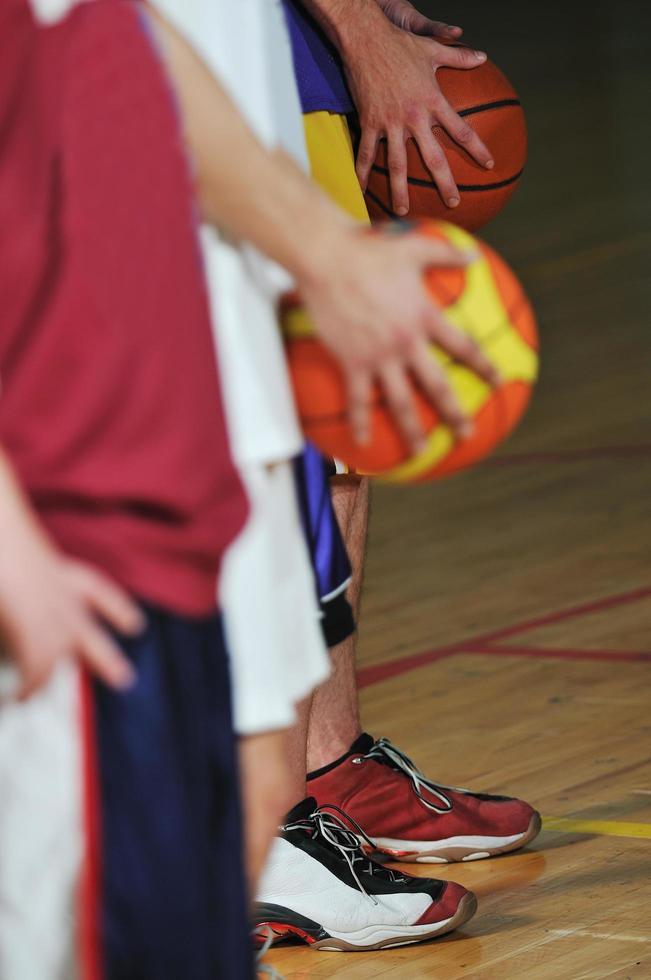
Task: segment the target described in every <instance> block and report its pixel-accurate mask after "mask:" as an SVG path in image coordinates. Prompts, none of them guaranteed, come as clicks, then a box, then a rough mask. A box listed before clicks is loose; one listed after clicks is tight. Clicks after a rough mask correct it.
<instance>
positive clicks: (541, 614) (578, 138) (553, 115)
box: [268, 0, 651, 980]
mask: <svg viewBox="0 0 651 980" xmlns="http://www.w3.org/2000/svg"><path fill="white" fill-rule="evenodd" d="M421 6H423V9H424V4H421ZM429 6H430V7H431V10H432V14H433V16H437V17H439V18H440V17H447V18H448V19H451V20H452V23H456V22H457V20H456V19H457V18H458V19H460V20H461V23H462V24H464V25H465V27H466V33H467V34H468V36H469V38H470V39H471V40H474V41H475V42H476V43H477V45H479V44H481V45H482V46H485V47H486V49H487V50H488V51H489V53H490V54H492V55H493V57H494V58H495V60H496V61H497V62H498V64H501V65H502V66H503V67H504V68H505V70H506V71H507V73H508V74H509V75H510V76H511V77H512V79H513V80H514V81H515V82H516V85H517V86H518V87H519V89H520V92H521V96H522V99H523V102H524V104H525V107H526V109H527V113H528V119H529V124H530V136H531V148H530V161H529V166H528V169H527V173H526V177H525V182H524V184H523V187H522V188H521V189H520V191H519V192H518V194H517V195H516V197H515V198H514V199H513V201H512V203H511V205H510V207H509V209H508V210H507V212H506V213H505V214H504V215H502V216H501V217H500V218H499V219H498V220H497V221H496V222H495V225H494V226H493V227H492V228H490V229H488V231H487V233H486V238H487V239H488V240H489V241H491V242H492V243H494V244H495V245H496V246H497V247H498V248H499V249H500V250H501V251H502V252H503V253H504V255H505V256H506V257H507V258H508V259H509V261H510V262H511V263H512V265H513V266H514V267H515V269H516V270H517V271H518V273H519V274H520V276H521V277H522V279H523V281H524V283H525V285H526V287H527V289H528V291H529V293H530V295H531V297H532V299H533V301H534V303H535V305H536V308H537V312H538V317H539V321H540V327H541V334H542V342H543V374H542V378H541V381H540V384H539V387H538V391H537V393H536V397H535V399H534V402H533V404H532V407H531V409H530V412H529V414H528V416H527V418H526V420H525V422H524V423H523V425H522V427H521V428H520V430H519V432H518V433H517V434H516V435H515V437H514V438H513V439H512V440H511V441H510V442H509V443H508V444H507V445H506V446H505V447H504V448H503V449H502V450H501V452H500V454H499V456H498V457H497V458H494V459H493V460H492V461H490V462H489V463H487V464H485V465H484V466H483V467H481V468H479V469H477V470H476V471H474V472H471V473H468V474H466V475H464V476H461V477H457V478H456V479H453V480H451V481H449V482H444V483H441V484H438V485H430V486H426V487H421V488H416V489H407V490H401V489H395V488H386V487H378V488H377V490H376V492H375V495H374V501H373V513H372V524H371V540H370V549H369V559H368V571H367V579H366V586H365V593H364V602H363V615H362V628H361V643H360V658H359V659H360V680H361V683H362V686H363V692H362V705H363V718H364V724H365V726H366V727H367V729H368V730H369V731H371V732H372V733H374V734H375V735H378V736H379V735H383V734H386V735H388V736H390V737H391V738H392V739H394V740H395V741H396V742H397V743H398V744H399V745H400V746H401V747H402V748H403V749H404V750H405V751H407V752H408V753H409V754H410V755H412V756H413V757H414V758H415V759H416V761H417V762H418V763H419V764H420V765H421V766H422V767H423V768H424V770H425V771H426V772H427V773H428V774H430V775H431V776H433V777H435V778H436V779H438V780H440V781H441V782H444V783H446V782H447V783H453V784H454V783H457V784H461V785H465V786H471V787H473V788H477V789H482V790H488V791H494V792H510V793H513V794H515V795H520V796H523V797H525V798H526V799H527V800H529V801H531V802H532V803H534V804H535V805H536V806H537V807H538V808H539V809H540V810H541V812H542V813H543V815H544V818H545V825H544V830H543V832H542V834H541V836H540V838H539V839H538V841H536V843H535V844H534V846H533V847H532V848H530V849H529V850H527V851H525V852H522V853H519V854H514V855H511V856H505V857H502V858H496V859H494V860H492V861H480V862H477V863H474V864H466V865H448V866H438V867H435V866H429V867H427V866H424V867H419V866H416V865H408V866H405V869H406V870H408V871H411V872H412V873H416V874H418V873H420V874H428V873H430V874H436V875H438V876H439V877H445V878H450V879H456V880H458V881H460V882H462V883H463V884H464V885H466V886H467V887H469V888H472V889H474V890H475V891H476V892H477V894H478V897H479V901H480V905H479V911H478V913H477V915H476V917H475V919H474V920H472V921H471V922H470V923H469V924H468V925H467V926H466V927H465V928H464V929H462V930H461V931H460V932H459V933H457V934H455V935H453V936H451V937H448V938H444V939H441V940H438V941H436V942H433V943H430V944H426V945H421V946H411V947H402V948H399V949H396V950H394V951H391V950H387V951H385V952H380V953H370V954H342V953H316V952H312V951H310V950H308V949H306V948H305V947H291V948H290V947H284V948H280V947H279V948H277V949H276V950H274V951H273V952H272V953H271V954H270V956H269V957H268V962H271V963H273V965H275V966H276V968H277V969H278V970H279V972H280V973H281V974H283V975H284V976H285V977H286V978H287V980H308V978H317V977H342V978H343V977H346V978H349V980H363V978H364V980H365V978H371V977H381V978H382V980H416V978H425V977H428V978H429V977H431V978H438V980H454V978H457V977H466V978H467V977H471V978H474V977H477V978H481V980H504V978H508V980H525V978H526V980H530V978H531V980H587V978H591V980H592V978H602V977H609V978H621V980H624V978H640V980H641V978H644V980H647V978H651V911H650V908H651V712H650V708H651V428H650V423H651V394H650V391H649V389H650V387H651V342H650V340H649V336H650V330H649V309H651V289H650V285H651V277H650V261H649V259H650V257H651V248H650V246H651V230H650V229H651V222H650V220H649V219H650V217H651V201H650V198H649V193H648V189H646V187H645V185H646V182H647V179H648V174H649V172H651V130H650V129H649V127H648V125H647V122H648V106H647V101H646V99H647V96H646V94H645V93H648V91H649V90H650V89H651V67H650V63H649V59H648V49H647V44H648V37H649V36H650V35H651V23H650V17H649V12H648V8H647V7H646V5H645V4H643V3H633V2H628V0H624V2H623V3H619V4H616V5H614V4H612V5H611V4H605V3H593V4H591V5H590V6H587V5H583V4H581V5H579V4H575V5H573V4H567V3H566V4H563V5H561V4H560V3H554V2H552V3H551V4H545V5H538V4H532V5H526V4H522V5H519V6H518V7H517V12H515V13H514V10H516V8H515V7H512V6H511V5H507V4H505V3H499V2H497V3H495V2H491V3H490V4H484V3H479V2H478V0H474V2H471V3H466V4H463V5H462V6H461V7H460V8H459V9H458V10H457V11H455V10H454V9H452V8H450V9H446V8H445V5H443V6H437V7H436V11H435V8H434V5H433V4H430V5H429ZM582 11H585V13H583V12H582ZM471 28H472V30H471Z"/></svg>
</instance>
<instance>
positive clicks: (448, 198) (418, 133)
mask: <svg viewBox="0 0 651 980" xmlns="http://www.w3.org/2000/svg"><path fill="white" fill-rule="evenodd" d="M412 135H413V137H414V139H415V140H416V142H417V143H418V148H419V150H420V153H421V156H422V158H423V162H424V164H425V166H426V167H427V169H428V170H429V172H430V173H431V175H432V180H433V181H434V183H435V184H436V186H437V187H438V191H439V194H440V195H441V199H442V201H443V202H444V204H446V205H447V206H448V207H449V208H456V206H457V205H458V204H459V201H460V200H461V198H460V197H459V191H458V190H457V185H456V183H455V180H454V177H453V176H452V171H451V170H450V164H449V163H448V160H447V157H446V155H445V153H444V152H443V150H442V148H441V146H440V145H439V143H438V141H437V139H436V138H435V136H434V134H433V133H432V129H431V126H430V125H429V124H426V125H424V126H422V127H421V128H420V129H418V130H415V131H413V132H412Z"/></svg>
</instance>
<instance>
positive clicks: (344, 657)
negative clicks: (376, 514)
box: [307, 476, 369, 772]
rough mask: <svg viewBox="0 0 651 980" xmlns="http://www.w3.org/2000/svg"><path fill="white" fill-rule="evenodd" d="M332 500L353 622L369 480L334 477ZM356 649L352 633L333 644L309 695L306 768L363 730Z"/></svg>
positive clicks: (341, 749) (339, 751)
mask: <svg viewBox="0 0 651 980" xmlns="http://www.w3.org/2000/svg"><path fill="white" fill-rule="evenodd" d="M332 502H333V505H334V509H335V513H336V515H337V519H338V521H339V525H340V527H341V532H342V535H343V538H344V541H345V544H346V549H347V551H348V555H349V557H350V561H351V565H352V567H353V579H352V582H351V584H350V587H349V589H348V600H349V602H350V604H351V605H352V607H353V612H354V614H355V619H356V620H357V617H358V612H359V602H360V594H361V590H362V578H363V572H364V557H365V553H366V535H367V530H368V512H369V481H368V480H367V479H360V478H359V477H355V476H343V477H336V478H335V479H334V480H333V486H332ZM355 647H356V636H355V635H353V636H349V637H348V638H347V639H346V640H344V641H343V643H340V644H339V645H338V646H336V647H334V648H333V650H332V651H331V653H332V673H331V675H330V677H329V678H328V680H327V681H325V683H324V684H322V685H321V687H319V688H317V690H316V692H315V694H314V697H313V699H312V705H311V710H310V713H309V726H308V728H307V771H308V772H311V771H313V770H314V769H320V768H321V766H325V765H328V763H330V762H333V761H334V760H335V759H337V758H338V757H339V756H341V755H343V754H344V753H345V752H347V751H348V749H349V748H350V746H351V744H352V742H354V741H355V739H356V738H357V737H358V736H359V735H360V734H361V726H360V720H359V701H358V696H357V680H356V676H355Z"/></svg>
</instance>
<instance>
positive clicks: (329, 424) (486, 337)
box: [282, 222, 538, 483]
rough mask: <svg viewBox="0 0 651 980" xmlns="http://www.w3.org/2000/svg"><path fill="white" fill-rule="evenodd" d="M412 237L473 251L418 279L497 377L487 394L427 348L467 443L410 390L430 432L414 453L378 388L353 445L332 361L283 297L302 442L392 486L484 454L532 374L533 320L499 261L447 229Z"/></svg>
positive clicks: (521, 402) (508, 421) (296, 307)
mask: <svg viewBox="0 0 651 980" xmlns="http://www.w3.org/2000/svg"><path fill="white" fill-rule="evenodd" d="M418 231H419V232H420V233H422V234H425V235H429V236H432V237H439V238H440V237H443V238H444V239H447V240H448V241H449V242H450V243H451V244H452V245H454V246H456V247H457V248H459V249H462V250H472V249H475V250H476V251H478V254H479V257H478V258H477V259H476V260H475V261H474V262H472V263H471V264H470V265H468V266H466V267H465V268H459V269H441V268H432V269H430V270H428V271H427V272H426V274H425V275H426V286H427V289H428V291H429V293H430V295H431V296H432V299H433V300H434V301H435V302H436V303H437V304H438V305H439V307H440V308H442V309H443V311H444V313H445V315H446V317H447V318H448V320H449V321H450V322H451V323H452V324H453V325H454V326H455V327H456V328H457V329H458V330H460V331H463V332H466V333H467V334H469V335H470V336H471V337H472V338H473V339H474V340H475V342H476V343H477V344H479V346H480V347H481V348H482V350H483V351H484V353H485V354H486V356H487V357H488V358H489V360H490V361H491V362H492V363H493V364H494V365H495V366H496V368H497V369H498V371H499V373H500V377H501V379H502V380H501V384H500V385H499V387H497V388H494V389H493V388H491V387H490V386H489V385H488V384H487V383H486V382H485V381H483V380H482V379H480V378H479V377H478V376H477V375H476V374H474V373H473V372H472V371H471V370H470V369H469V368H466V367H465V366H462V365H461V364H458V363H455V362H454V361H453V360H452V359H451V358H450V357H449V356H448V355H446V354H443V353H442V352H441V351H440V350H438V349H437V348H436V347H434V345H432V357H436V358H437V360H438V361H439V362H440V363H441V365H442V366H443V367H444V370H445V371H446V374H447V375H448V379H449V381H450V383H451V385H452V388H453V389H454V392H455V393H456V395H457V398H458V399H459V401H460V403H461V405H462V407H463V409H464V410H465V412H466V413H467V414H468V416H470V417H471V418H472V419H473V422H474V434H473V435H472V436H471V437H470V438H468V439H465V440H463V441H459V440H455V438H454V436H453V434H452V433H451V431H450V429H449V428H448V427H447V426H446V425H444V424H442V422H441V421H440V419H439V417H438V414H437V412H436V411H435V409H434V408H433V406H432V405H431V403H430V402H429V400H428V399H427V398H426V397H425V395H424V394H423V393H422V391H420V390H419V388H418V386H417V385H416V384H415V383H414V386H413V395H414V399H415V402H416V405H417V409H418V413H419V416H420V419H421V422H422V424H423V427H424V429H425V432H426V433H427V439H426V445H425V447H424V449H422V450H421V451H420V452H419V453H417V454H416V455H414V454H412V453H411V451H410V450H409V448H408V447H407V445H406V443H405V441H404V439H403V437H402V436H401V434H400V432H399V430H398V428H397V426H396V424H395V422H394V420H393V418H392V416H391V415H390V413H389V411H388V409H387V407H386V405H385V404H384V401H383V396H382V391H381V389H380V388H379V387H377V388H376V389H375V390H374V392H373V396H372V397H373V401H372V412H371V418H372V422H371V437H370V440H369V441H368V442H367V443H365V444H364V445H360V444H359V443H357V442H356V441H355V439H354V437H353V433H352V431H351V428H350V425H349V422H348V406H347V392H346V385H345V381H344V378H343V375H342V373H341V370H340V368H339V365H338V363H337V361H336V360H335V358H334V357H333V356H332V355H331V354H330V352H329V351H328V350H327V349H326V348H325V347H324V346H323V344H322V343H321V342H320V341H319V340H318V338H317V337H316V336H315V335H314V333H313V330H312V327H311V324H310V321H309V316H308V314H307V312H306V310H305V309H304V307H303V306H302V305H301V303H300V300H299V299H298V298H297V297H296V296H295V295H294V296H292V297H288V298H287V299H286V301H285V303H284V304H283V310H282V324H283V331H284V334H285V337H286V341H287V357H288V363H289V368H290V373H291V377H292V382H293V386H294V392H295V396H296V402H297V406H298V411H299V416H300V419H301V423H302V426H303V431H304V432H305V435H306V437H307V438H308V439H309V440H310V441H311V442H313V443H314V444H315V445H316V446H318V448H319V449H321V451H322V452H324V453H325V454H327V455H330V456H335V457H337V458H338V459H341V460H343V462H345V463H346V464H348V466H349V467H350V468H351V469H354V470H356V471H358V472H360V473H365V474H369V475H377V476H382V477H384V478H385V479H388V480H392V481H394V482H399V483H411V482H419V481H422V480H428V479H432V478H435V477H440V476H444V475H447V474H449V473H453V472H455V471H457V470H460V469H464V468H466V467H468V466H471V465H473V464H474V463H476V462H478V461H479V460H481V459H483V458H484V457H485V456H486V455H488V454H489V453H490V452H491V451H492V450H493V449H494V448H495V447H496V446H497V445H498V444H499V443H500V442H501V441H502V440H503V439H505V438H506V436H507V435H508V434H509V433H510V432H511V431H512V429H513V428H514V426H515V425H516V423H517V422H518V420H519V419H520V417H521V416H522V414H523V412H524V410H525V408H526V405H527V403H528V401H529V397H530V394H531V389H532V386H533V384H534V382H535V379H536V375H537V370H538V356H537V348H538V340H537V332H536V325H535V319H534V315H533V312H532V310H531V306H530V304H529V302H528V300H527V297H526V295H525V294H524V292H523V290H522V287H521V286H520V284H519V282H518V280H517V278H516V277H515V275H514V274H513V272H512V271H511V270H510V269H509V267H508V266H507V265H506V263H505V262H504V261H503V260H502V259H501V258H500V257H499V256H498V255H497V254H496V253H495V252H494V251H493V250H492V249H490V248H489V247H488V246H487V245H485V244H483V243H480V242H478V241H477V240H475V239H473V238H472V236H471V235H469V234H468V233H467V232H465V231H463V230H462V229H460V228H457V227H455V226H453V225H449V224H446V223H444V222H423V223H422V224H421V225H419V226H418Z"/></svg>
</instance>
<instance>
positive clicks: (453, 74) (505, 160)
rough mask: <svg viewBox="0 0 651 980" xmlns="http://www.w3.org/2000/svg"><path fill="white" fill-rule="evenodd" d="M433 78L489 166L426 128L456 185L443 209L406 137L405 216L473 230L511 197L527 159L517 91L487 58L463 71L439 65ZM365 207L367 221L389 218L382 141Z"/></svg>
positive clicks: (437, 129)
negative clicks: (453, 199) (455, 201)
mask: <svg viewBox="0 0 651 980" xmlns="http://www.w3.org/2000/svg"><path fill="white" fill-rule="evenodd" d="M436 78H437V80H438V83H439V85H440V87H441V90H442V92H443V94H444V95H445V97H446V99H447V100H448V102H449V103H450V105H451V106H452V108H453V109H455V110H456V111H457V112H458V113H459V115H461V116H463V117H464V118H465V119H466V120H467V121H468V122H469V123H470V124H471V125H472V127H473V128H474V129H475V131H476V132H477V133H478V135H479V136H480V137H481V138H482V140H483V141H484V143H485V144H486V146H487V147H488V149H489V150H490V151H491V153H492V155H493V159H494V160H495V166H494V167H493V169H492V170H486V168H485V167H482V166H481V165H480V164H478V163H477V162H476V161H475V160H473V159H472V157H471V156H469V155H468V153H466V151H465V150H463V149H462V148H461V147H460V146H458V145H457V144H456V143H455V142H454V140H452V139H451V138H450V137H449V136H448V135H447V133H446V132H445V131H444V130H442V129H441V128H440V127H439V126H435V127H434V128H433V130H432V132H433V133H434V135H435V136H436V138H437V140H438V141H439V143H440V144H441V146H442V147H443V149H444V150H445V153H446V156H447V158H448V162H449V164H450V169H451V170H452V175H453V176H454V179H455V180H456V182H457V186H458V188H459V197H460V203H459V205H458V206H457V207H456V208H448V207H447V206H446V205H445V204H444V203H443V201H442V199H441V197H440V195H439V193H438V190H437V188H436V185H435V184H434V182H433V181H432V177H431V175H430V173H429V171H428V170H427V168H426V166H425V164H424V163H423V159H422V157H421V155H420V151H419V149H418V146H417V145H416V143H414V141H413V140H412V139H410V140H408V141H407V169H408V183H409V216H410V218H441V219H443V220H444V221H453V222H454V223H455V224H457V225H460V226H461V227H462V228H466V229H468V230H469V231H474V230H476V229H477V228H481V227H482V226H483V225H485V224H487V223H488V222H489V221H491V220H492V219H493V218H494V217H495V216H496V215H497V214H499V213H500V211H501V210H502V208H503V207H504V206H505V205H506V204H507V202H508V201H509V200H510V198H511V197H512V195H513V193H514V192H515V190H516V188H517V186H518V184H519V183H520V178H521V176H522V171H523V169H524V165H525V161H526V158H527V127H526V123H525V118H524V112H523V110H522V106H521V104H520V99H519V98H518V95H517V93H516V91H515V89H514V88H513V86H512V85H511V83H510V82H509V80H508V79H507V78H506V77H505V76H504V75H503V74H502V72H501V71H500V70H499V68H498V67H497V65H494V64H493V62H492V61H488V60H487V61H485V62H484V64H483V65H480V66H479V67H478V68H470V69H468V70H465V69H458V68H439V69H438V71H437V72H436ZM366 205H367V207H368V210H369V214H370V215H371V218H373V219H382V218H386V217H387V216H388V217H392V216H393V211H392V207H391V189H390V183H389V171H388V166H387V144H386V140H382V141H381V142H380V145H379V147H378V152H377V156H376V159H375V163H374V164H373V167H372V169H371V173H370V176H369V181H368V187H367V189H366Z"/></svg>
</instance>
